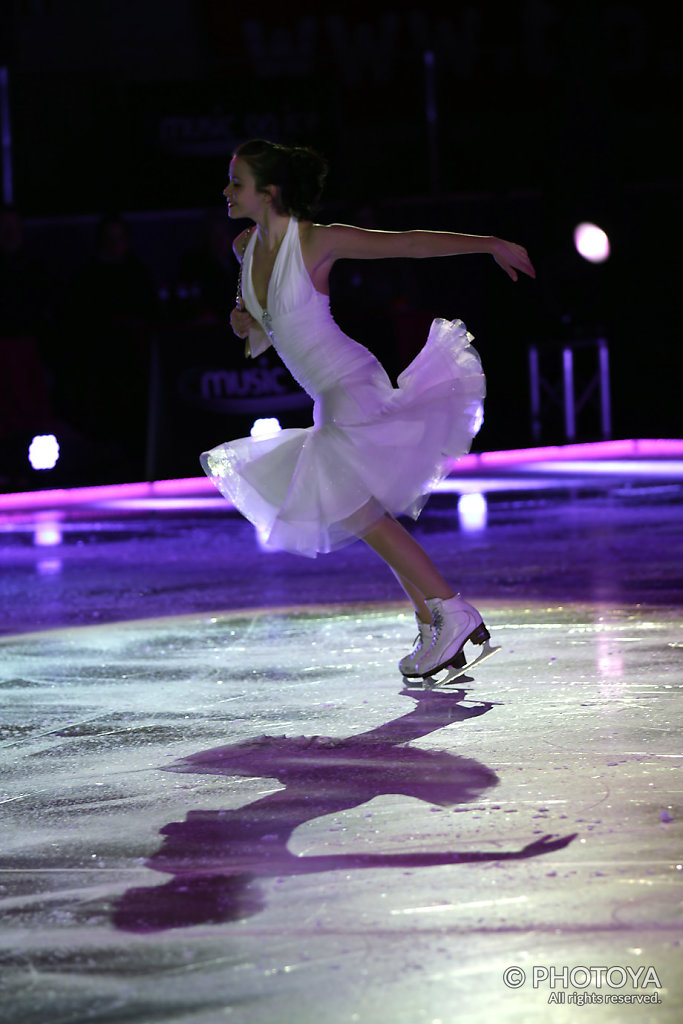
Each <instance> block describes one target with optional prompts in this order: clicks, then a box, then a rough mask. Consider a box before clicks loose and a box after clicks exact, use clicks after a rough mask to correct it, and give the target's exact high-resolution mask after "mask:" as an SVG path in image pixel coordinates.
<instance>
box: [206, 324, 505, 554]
mask: <svg viewBox="0 0 683 1024" xmlns="http://www.w3.org/2000/svg"><path fill="white" fill-rule="evenodd" d="M471 339H472V336H471V335H470V334H468V332H467V330H466V329H465V326H464V324H463V323H462V322H461V321H460V320H453V321H448V320H441V319H438V320H434V321H433V323H432V326H431V330H430V332H429V337H428V340H427V343H426V345H425V346H424V348H423V349H422V350H421V351H420V352H419V353H418V355H417V356H416V357H415V359H414V360H413V361H412V363H411V364H410V365H409V366H408V367H407V369H406V370H404V372H403V373H402V374H401V376H400V377H399V378H398V382H397V383H398V387H397V388H394V387H392V385H391V382H390V380H389V378H388V377H387V375H386V373H385V372H384V369H383V368H382V366H381V365H380V364H379V363H378V362H377V361H376V360H374V359H371V362H370V363H369V366H368V367H365V368H364V369H363V370H362V371H361V372H358V371H357V372H355V373H354V374H352V375H350V376H346V377H344V378H343V380H341V381H340V382H338V383H337V384H336V385H335V386H334V387H333V388H330V389H329V390H327V391H325V392H323V393H322V394H320V395H318V396H317V397H316V400H315V404H314V409H313V426H311V427H307V428H290V429H287V430H281V431H279V432H278V433H277V434H276V435H275V436H271V437H264V438H258V437H246V438H240V439H239V440H236V441H229V442H227V443H226V444H220V445H218V446H217V447H216V448H213V449H212V450H211V451H209V452H204V453H203V454H202V456H201V464H202V467H203V469H204V471H205V472H206V474H207V475H208V476H209V477H210V478H211V480H212V481H213V483H214V484H215V486H216V487H217V488H218V490H219V491H220V492H221V493H222V494H223V495H224V496H225V497H226V498H228V499H229V501H231V502H232V503H233V504H234V506H235V507H236V508H237V509H239V511H240V512H241V513H242V514H243V515H244V516H245V517H246V518H247V519H248V520H249V521H250V522H252V523H253V524H254V526H255V527H256V529H257V530H258V533H259V536H260V540H261V543H262V545H263V546H264V547H265V548H267V549H271V550H274V551H278V550H279V551H281V550H284V551H293V552H296V553H297V554H301V555H308V556H310V557H315V556H316V555H317V554H318V553H319V552H320V553H322V552H327V551H332V550H333V549H335V548H338V547H341V546H343V545H345V544H349V543H351V542H352V541H354V540H356V539H357V538H358V537H362V536H363V535H364V534H366V533H367V532H368V531H369V530H371V529H372V527H373V525H375V524H376V523H377V522H378V521H379V519H381V518H382V516H384V515H385V514H386V513H389V514H390V515H393V516H399V515H409V516H412V517H413V518H414V519H416V518H417V517H418V515H419V514H420V512H421V510H422V508H423V506H424V504H425V502H426V501H427V498H428V497H429V492H430V491H431V490H432V488H433V487H434V485H435V484H436V483H437V482H438V481H439V480H441V479H443V477H444V476H446V475H447V473H448V470H449V462H450V460H452V459H453V458H459V457H460V456H462V455H464V454H465V453H466V452H467V451H469V448H470V445H471V443H472V438H473V437H474V436H475V434H476V433H477V431H478V430H479V428H480V426H481V424H482V420H483V406H482V403H483V399H484V395H485V378H484V374H483V372H482V368H481V362H480V359H479V356H478V354H477V352H476V350H475V349H474V348H472V346H471V345H470V341H471Z"/></svg>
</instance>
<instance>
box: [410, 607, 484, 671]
mask: <svg viewBox="0 0 683 1024" xmlns="http://www.w3.org/2000/svg"><path fill="white" fill-rule="evenodd" d="M427 607H428V608H429V610H430V611H431V613H432V616H433V619H434V624H433V631H432V643H431V645H430V647H429V648H428V649H426V650H425V651H424V653H423V654H421V655H420V656H419V657H418V658H417V659H416V662H415V668H414V670H413V671H412V672H410V673H404V674H405V675H407V676H408V678H415V677H419V678H421V679H422V680H423V685H424V686H426V687H434V686H447V685H448V684H449V683H452V682H453V681H454V680H455V679H458V678H459V677H460V676H462V675H463V673H465V672H469V671H470V669H472V668H473V667H474V666H475V665H478V664H479V663H480V662H482V661H484V660H485V659H486V658H490V657H491V655H492V654H495V653H496V651H499V650H500V648H499V647H492V646H491V644H490V643H489V640H490V639H491V634H490V633H489V631H488V629H487V628H486V626H485V625H484V622H483V619H482V617H481V615H480V614H479V612H478V611H477V609H476V608H475V607H473V605H471V604H468V603H467V601H465V600H464V599H463V598H462V597H461V596H460V594H456V595H455V597H450V598H447V599H446V600H441V599H440V598H431V599H429V600H428V601H427ZM468 641H469V642H470V643H472V644H475V645H476V646H478V647H481V652H480V653H479V654H478V656H477V657H474V658H472V659H470V660H469V661H468V659H467V656H466V654H465V644H466V643H467V642H468ZM444 670H445V675H440V673H442V672H444Z"/></svg>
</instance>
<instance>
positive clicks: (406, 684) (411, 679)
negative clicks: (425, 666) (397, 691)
mask: <svg viewBox="0 0 683 1024" xmlns="http://www.w3.org/2000/svg"><path fill="white" fill-rule="evenodd" d="M466 668H467V666H465V668H463V669H461V670H460V673H461V674H460V675H458V676H450V677H449V680H448V681H449V682H453V681H454V680H455V679H457V680H458V682H459V683H461V684H462V683H473V682H474V676H467V675H463V673H464V672H465V671H466ZM447 685H448V683H447V682H446V681H445V676H444V680H442V681H441V682H440V683H437V684H434V683H432V682H431V677H430V676H428V677H427V678H426V679H423V678H422V676H403V689H404V690H438V689H439V687H440V686H447Z"/></svg>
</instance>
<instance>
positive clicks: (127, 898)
mask: <svg viewBox="0 0 683 1024" xmlns="http://www.w3.org/2000/svg"><path fill="white" fill-rule="evenodd" d="M409 696H410V697H411V698H412V699H413V700H415V701H416V704H415V707H414V708H413V709H412V710H411V711H410V712H409V713H408V714H406V715H403V716H401V717H400V718H397V719H394V720H393V721H390V722H387V723H385V724H384V725H381V726H379V727H378V728H376V729H372V730H370V731H369V732H364V733H360V734H359V735H357V736H349V737H347V738H343V739H335V738H330V737H322V736H312V737H307V736H298V737H286V736H279V737H278V736H263V737H259V738H256V739H253V740H246V741H244V742H242V743H238V744H234V745H231V746H225V747H216V748H214V749H213V750H205V751H201V752H200V753H196V754H192V755H190V756H189V757H186V758H183V759H182V760H180V761H176V762H175V763H174V764H173V765H170V766H169V767H168V768H167V770H168V771H173V772H181V773H190V774H208V775H225V776H235V775H237V776H240V775H243V776H247V777H249V778H254V777H263V778H268V779H277V780H278V781H279V782H280V783H281V784H282V786H283V787H284V788H283V789H281V790H278V791H277V792H275V793H269V794H267V795H266V796H264V797H263V798H262V799H260V800H256V801H255V802H254V803H251V804H247V805H246V806H244V807H240V808H238V809H236V810H226V811H191V812H190V813H189V814H188V816H187V818H186V819H185V821H182V822H171V823H170V824H168V825H166V826H165V827H164V828H163V829H162V830H161V834H162V835H163V836H164V842H163V845H162V847H161V849H160V850H159V851H158V852H157V853H156V854H154V855H153V856H152V857H151V858H150V859H149V860H148V861H147V866H148V867H150V868H152V869H154V870H155V871H161V872H164V873H166V874H169V875H172V876H173V879H172V881H170V882H168V883H166V884H165V885H157V886H149V887H144V888H134V889H129V890H127V892H125V893H124V894H123V895H122V896H121V898H120V899H119V900H118V902H117V904H116V906H115V910H114V917H113V920H114V924H115V925H116V927H118V928H119V929H121V930H124V931H130V932H138V933H145V932H155V931H162V930H164V929H167V928H179V927H183V926H191V925H196V924H202V923H219V922H226V921H237V920H241V919H243V918H246V917H251V916H252V915H253V914H256V913H258V911H260V910H262V909H263V907H264V899H263V896H262V893H261V891H260V889H259V887H258V884H257V882H258V880H259V879H265V878H273V877H277V878H281V877H288V876H292V875H302V874H315V873H319V872H324V871H337V870H354V869H359V868H385V869H386V868H402V869H406V868H420V867H429V866H434V865H443V864H465V863H471V862H473V861H479V862H481V861H489V860H490V861H501V860H512V859H515V858H525V857H534V856H537V855H539V854H542V853H546V852H549V851H552V850H557V849H561V848H562V847H563V846H566V845H567V844H568V843H570V842H571V840H572V839H573V838H574V836H573V835H568V836H563V837H560V838H556V837H552V836H544V837H542V838H541V839H538V840H536V841H535V842H533V843H530V844H529V845H527V846H525V847H523V848H522V849H520V850H514V851H500V850H495V851H486V852H484V851H476V850H470V849H468V850H466V851H462V852H457V851H454V850H449V851H446V852H443V853H435V852H427V851H424V852H420V850H419V849H416V848H415V847H416V846H417V841H416V840H415V839H414V840H413V841H412V842H411V847H412V848H411V851H410V852H409V853H399V854H384V853H377V854H366V853H341V854H340V853H332V854H327V855H322V856H295V855H294V854H292V853H291V852H290V851H289V849H288V845H287V844H288V841H289V839H290V837H291V836H292V833H293V832H294V830H295V829H296V828H297V827H298V826H300V825H303V824H304V823H306V822H310V821H312V820H314V819H316V818H321V817H323V816H325V815H330V814H339V813H341V812H343V811H346V810H348V809H349V808H352V807H359V806H360V805H362V804H364V803H367V802H368V801H369V800H372V799H373V798H374V797H377V796H382V795H387V794H399V795H400V794H402V795H404V796H409V797H414V798H417V799H419V800H424V801H425V802H427V803H429V804H433V805H436V806H439V807H454V806H456V805H460V804H464V803H468V802H471V801H474V800H478V799H480V798H481V796H482V794H483V793H484V792H485V791H486V790H488V789H491V788H493V787H494V786H496V785H497V783H498V777H497V776H496V775H495V773H494V772H492V771H491V770H490V769H489V768H487V767H486V766H485V765H482V764H480V763H479V762H478V761H475V760H474V759H472V758H466V757H457V756H455V755H453V754H450V753H448V752H447V751H439V750H421V749H419V748H415V747H410V746H406V745H405V744H408V743H409V742H410V741H412V740H417V739H420V738H421V737H424V736H427V735H429V734H430V733H432V732H434V731H436V730H437V729H441V728H443V727H444V726H446V725H449V724H451V723H453V722H463V721H465V720H467V719H469V718H476V717H478V716H479V715H483V714H486V713H487V712H488V711H489V710H490V709H491V707H492V705H491V704H487V703H480V704H477V705H473V706H471V705H467V706H466V705H464V704H463V703H462V701H463V699H464V698H465V691H463V690H458V691H455V692H442V691H436V692H435V691H433V690H425V691H411V692H410V694H409Z"/></svg>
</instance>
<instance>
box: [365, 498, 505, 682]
mask: <svg viewBox="0 0 683 1024" xmlns="http://www.w3.org/2000/svg"><path fill="white" fill-rule="evenodd" d="M363 540H364V541H365V542H366V543H367V544H368V546H369V547H371V548H372V550H373V551H375V552H376V553H377V554H378V555H379V556H380V557H381V558H383V559H384V561H385V562H386V563H387V565H389V566H390V568H391V569H392V570H393V572H394V574H395V575H396V577H397V578H398V580H399V582H400V583H401V585H402V586H403V588H404V590H405V591H406V593H407V594H408V596H409V597H410V599H411V601H412V602H413V604H414V605H415V610H416V615H417V618H418V626H420V624H422V626H424V625H425V624H427V623H430V622H431V623H433V625H432V628H431V630H430V629H429V627H427V629H425V630H424V636H423V635H422V633H423V629H422V628H420V634H421V638H420V641H419V643H418V646H417V647H416V649H415V651H414V652H413V653H412V654H411V655H409V656H408V657H407V658H404V659H403V661H402V662H401V665H400V667H401V671H402V672H403V674H404V675H407V676H423V677H425V676H428V675H430V674H431V673H433V672H437V671H439V670H440V669H441V668H443V667H444V666H446V665H456V666H458V667H459V668H460V669H463V668H464V667H466V661H465V655H464V654H463V648H464V646H465V643H466V642H467V641H468V640H471V641H472V642H473V643H475V644H479V645H485V648H484V651H483V652H482V654H481V655H480V657H479V658H477V659H476V660H477V661H479V660H482V659H483V658H484V657H488V654H489V653H493V650H492V649H491V648H490V647H489V646H488V644H487V641H488V639H489V633H488V630H487V629H486V626H485V625H484V622H483V620H482V617H481V615H480V614H479V612H478V611H477V609H476V608H474V607H473V606H472V605H471V604H469V603H468V602H467V601H465V600H464V599H463V598H462V597H461V596H460V595H459V594H454V592H453V590H452V588H451V587H450V586H449V584H448V583H447V582H446V580H445V579H444V578H443V576H442V575H441V573H440V572H439V571H438V569H437V568H436V566H435V565H434V563H433V562H432V560H431V559H430V558H429V556H428V555H427V553H426V551H425V550H424V549H423V548H422V547H421V546H420V544H418V542H417V541H416V540H415V539H414V538H413V537H412V536H411V535H410V534H409V533H408V531H407V530H405V529H404V528H403V527H402V526H401V524H400V523H398V522H397V521H396V520H395V519H392V518H391V517H389V516H385V517H384V518H383V519H382V520H380V522H379V523H378V524H377V525H376V526H375V527H373V529H372V530H370V531H369V532H368V533H366V534H364V536H363ZM473 664H474V663H473Z"/></svg>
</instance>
